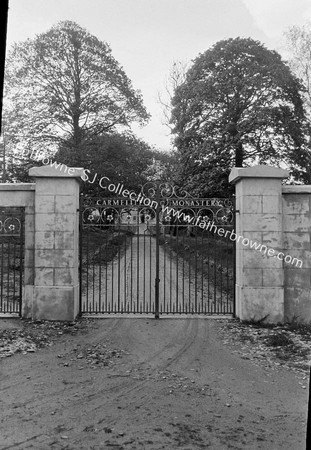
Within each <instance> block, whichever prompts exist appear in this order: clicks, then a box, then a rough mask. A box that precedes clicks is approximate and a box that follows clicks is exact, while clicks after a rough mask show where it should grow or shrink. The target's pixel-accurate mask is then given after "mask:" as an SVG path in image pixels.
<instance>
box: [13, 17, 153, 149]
mask: <svg viewBox="0 0 311 450" xmlns="http://www.w3.org/2000/svg"><path fill="white" fill-rule="evenodd" d="M148 117H149V116H148V114H147V112H146V109H145V107H144V105H143V101H142V97H141V94H140V92H139V91H135V90H134V88H133V87H132V84H131V81H130V80H129V78H128V77H127V75H126V73H125V71H124V70H123V68H122V67H121V66H120V64H119V63H118V62H117V61H116V60H115V59H114V57H113V56H112V53H111V49H110V47H109V46H108V45H107V44H106V43H105V42H102V41H100V40H98V39H97V38H96V37H95V36H93V35H91V34H90V33H89V32H87V31H86V30H85V29H83V28H81V27H80V26H79V25H77V24H76V23H74V22H71V21H65V22H60V23H59V24H57V25H56V26H54V27H52V28H51V29H50V30H49V31H47V32H45V33H42V34H40V35H38V36H36V37H35V38H34V39H28V40H26V41H25V42H21V43H18V44H15V45H14V46H13V48H12V49H11V51H10V52H9V53H8V57H7V62H6V74H5V93H4V136H5V139H6V144H7V145H8V144H13V145H14V148H15V149H17V150H19V151H20V150H25V149H29V150H33V149H34V147H36V146H38V147H41V148H42V144H44V145H45V147H46V148H49V149H50V150H51V151H52V152H55V151H56V149H57V147H58V145H59V144H60V143H61V144H62V146H67V147H68V148H69V149H70V150H71V151H72V152H76V153H77V154H79V155H80V154H81V153H83V145H84V144H85V143H86V142H88V141H90V140H92V139H93V138H95V137H96V136H99V135H101V134H102V133H107V132H108V131H111V132H113V131H114V132H115V131H116V130H120V129H121V128H126V127H129V126H130V124H131V123H132V122H133V121H138V122H140V123H143V122H145V121H146V120H147V119H148Z"/></svg>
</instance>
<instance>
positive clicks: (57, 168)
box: [28, 163, 84, 178]
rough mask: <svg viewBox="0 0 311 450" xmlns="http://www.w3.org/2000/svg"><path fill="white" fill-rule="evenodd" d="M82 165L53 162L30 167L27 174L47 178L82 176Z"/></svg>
mask: <svg viewBox="0 0 311 450" xmlns="http://www.w3.org/2000/svg"><path fill="white" fill-rule="evenodd" d="M83 170H84V169H83V168H82V167H68V166H66V164H62V163H55V165H54V166H50V165H48V166H40V167H31V169H29V172H28V173H29V175H30V176H31V177H37V178H41V177H49V178H59V177H61V178H82V175H83Z"/></svg>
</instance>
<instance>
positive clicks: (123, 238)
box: [80, 183, 235, 317]
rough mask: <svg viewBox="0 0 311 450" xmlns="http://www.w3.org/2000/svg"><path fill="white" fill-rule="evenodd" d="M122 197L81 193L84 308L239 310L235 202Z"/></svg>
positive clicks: (169, 191)
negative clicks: (236, 281)
mask: <svg viewBox="0 0 311 450" xmlns="http://www.w3.org/2000/svg"><path fill="white" fill-rule="evenodd" d="M121 194H123V196H119V197H116V196H115V197H105V198H104V197H100V198H99V197H82V198H81V205H80V212H81V215H80V217H81V226H80V227H81V233H80V236H81V243H80V286H81V290H80V292H81V294H80V310H81V313H99V314H106V313H108V314H109V313H124V314H129V313H134V314H137V313H138V314H149V313H150V314H155V316H156V317H159V315H160V314H234V312H235V310H234V308H235V305H234V285H235V246H234V242H233V240H231V239H230V234H231V232H233V227H234V216H235V214H234V200H233V199H223V198H222V199H221V198H193V197H191V196H189V195H188V194H187V193H186V192H184V191H182V190H180V189H178V188H177V187H171V186H170V185H168V184H167V183H147V184H146V185H144V186H143V188H142V191H141V193H140V194H139V195H136V194H135V193H129V191H125V190H124V191H122V189H121ZM125 194H126V195H125Z"/></svg>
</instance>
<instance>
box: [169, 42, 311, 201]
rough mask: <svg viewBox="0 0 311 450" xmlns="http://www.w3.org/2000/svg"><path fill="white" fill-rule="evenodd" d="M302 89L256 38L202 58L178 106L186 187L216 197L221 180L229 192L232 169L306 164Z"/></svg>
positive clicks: (178, 95)
mask: <svg viewBox="0 0 311 450" xmlns="http://www.w3.org/2000/svg"><path fill="white" fill-rule="evenodd" d="M302 89H303V87H302V85H301V83H300V82H299V80H298V79H297V78H296V77H295V76H294V75H293V74H292V73H291V71H290V69H289V67H288V66H287V65H286V64H285V63H284V62H283V61H282V59H281V57H280V55H279V54H278V53H277V52H275V51H270V50H268V49H266V48H265V47H264V46H263V45H262V44H261V43H259V42H257V41H254V40H252V39H242V38H236V39H228V40H225V41H220V42H218V43H216V44H215V45H214V46H213V47H212V48H211V49H209V50H207V51H206V52H205V53H203V54H200V55H199V56H198V57H197V58H196V59H195V60H194V63H193V65H192V67H191V68H190V69H189V70H188V72H187V77H186V81H185V82H184V83H183V84H182V85H181V86H179V87H177V89H176V91H175V96H174V98H173V101H172V106H173V109H172V118H171V120H172V123H173V126H174V129H173V131H174V133H175V135H176V139H175V142H176V146H177V149H178V151H179V153H180V155H181V162H182V177H183V178H184V179H185V180H186V185H188V186H190V187H192V188H193V189H195V190H197V191H202V189H203V186H205V194H213V190H214V191H215V190H217V191H219V187H220V186H219V183H220V181H221V184H222V190H224V192H228V189H229V186H228V185H227V186H226V183H225V182H224V180H223V177H222V175H221V172H222V171H223V172H227V173H228V171H229V169H230V168H231V167H233V166H234V165H235V166H237V167H242V166H243V165H249V164H252V163H254V162H257V163H265V162H270V163H274V164H279V163H281V162H285V163H287V164H288V165H289V166H293V165H298V166H300V167H301V166H303V165H304V164H306V161H307V160H308V153H307V152H306V151H305V150H304V149H303V147H302V144H303V138H304V136H303V130H302V126H303V120H304V111H303V102H302V98H301V90H302ZM211 177H215V178H214V182H213V181H212V180H211ZM207 180H209V187H208V190H209V191H210V190H211V192H206V190H207V186H206V182H207ZM229 190H230V189H229Z"/></svg>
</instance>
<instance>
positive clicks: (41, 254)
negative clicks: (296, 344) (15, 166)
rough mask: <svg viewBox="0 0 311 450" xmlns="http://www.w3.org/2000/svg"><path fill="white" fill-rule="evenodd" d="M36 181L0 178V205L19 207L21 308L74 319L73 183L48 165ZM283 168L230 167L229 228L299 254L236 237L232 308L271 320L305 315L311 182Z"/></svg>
mask: <svg viewBox="0 0 311 450" xmlns="http://www.w3.org/2000/svg"><path fill="white" fill-rule="evenodd" d="M29 174H30V175H31V176H32V177H34V179H35V183H27V184H25V183H20V184H6V183H5V184H0V206H2V207H4V206H20V207H24V208H25V264H24V266H25V267H24V268H25V272H24V288H23V300H22V316H23V317H25V318H31V319H34V320H36V319H48V320H74V319H75V318H76V316H77V315H78V313H79V289H80V286H79V260H78V258H79V212H78V210H79V187H80V186H79V185H80V179H81V176H82V174H83V169H80V168H74V169H72V170H71V172H70V175H69V174H68V171H67V173H63V172H62V171H60V170H57V169H56V168H54V167H49V166H44V167H35V168H32V169H30V171H29ZM287 177H288V172H287V171H286V170H283V169H279V168H274V167H269V166H256V167H250V168H234V169H232V171H231V174H230V177H229V181H231V182H232V183H234V184H235V187H236V209H237V211H236V234H237V235H240V236H243V237H244V238H247V239H248V240H252V241H253V242H256V243H260V244H263V245H266V246H267V247H270V248H272V249H274V250H275V252H279V251H280V252H283V253H284V255H290V256H291V257H292V258H298V259H300V260H301V261H302V267H297V266H296V265H292V264H289V263H286V262H285V261H284V260H279V259H278V258H276V257H275V256H269V255H268V254H267V253H263V252H260V251H256V250H254V249H251V248H250V247H249V246H245V245H241V243H237V249H236V315H237V317H239V318H240V319H242V320H251V319H255V320H261V319H263V318H265V321H267V322H270V323H277V322H285V321H293V320H295V321H298V322H301V323H309V322H311V186H288V185H282V181H283V180H284V179H285V178H287Z"/></svg>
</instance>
